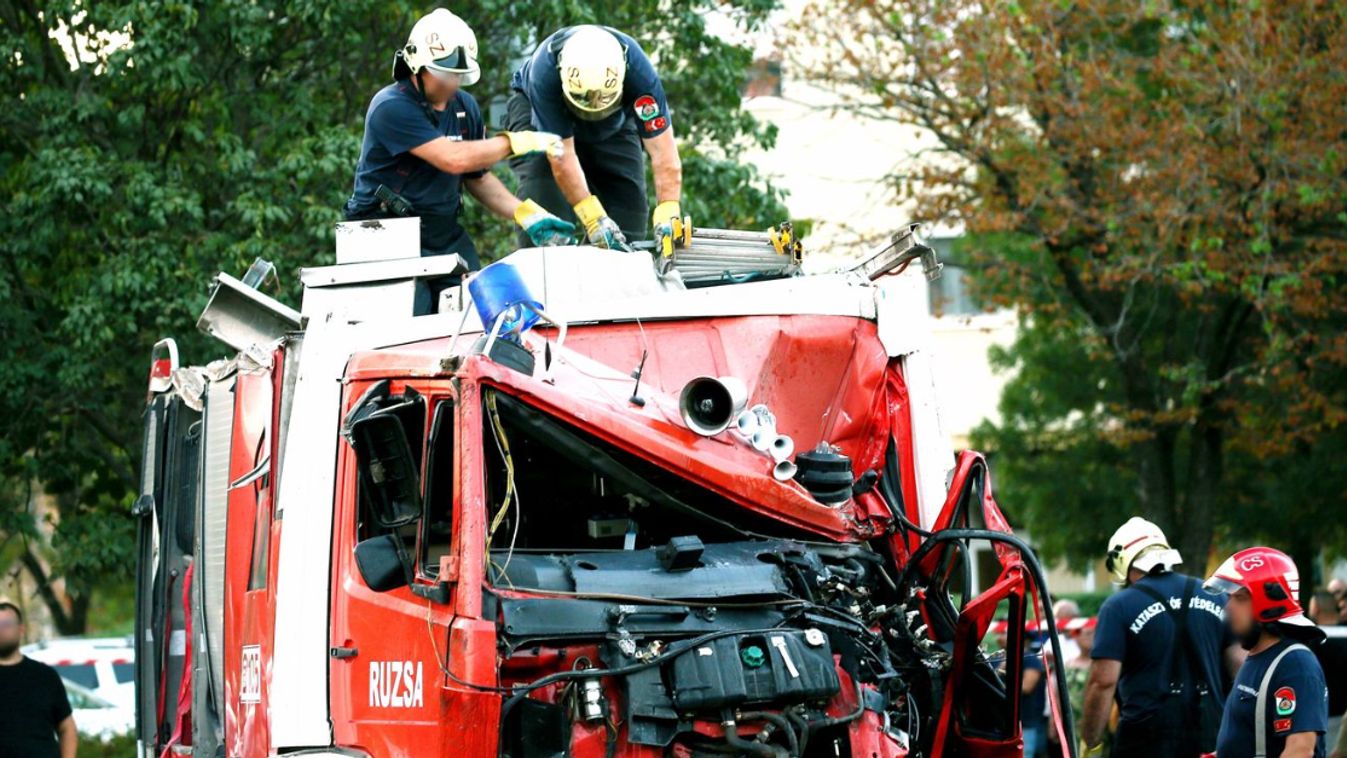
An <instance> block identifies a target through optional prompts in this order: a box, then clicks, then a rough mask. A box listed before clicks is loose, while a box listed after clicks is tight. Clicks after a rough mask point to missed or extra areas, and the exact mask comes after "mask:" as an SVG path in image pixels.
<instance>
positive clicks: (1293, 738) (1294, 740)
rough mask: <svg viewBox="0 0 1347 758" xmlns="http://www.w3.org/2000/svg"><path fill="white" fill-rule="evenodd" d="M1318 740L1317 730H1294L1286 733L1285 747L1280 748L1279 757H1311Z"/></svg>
mask: <svg viewBox="0 0 1347 758" xmlns="http://www.w3.org/2000/svg"><path fill="white" fill-rule="evenodd" d="M1318 741H1319V733H1318V732H1296V733H1295V734H1291V735H1287V737H1286V747H1284V748H1282V756H1281V758H1313V756H1314V748H1315V745H1316V744H1317V743H1318Z"/></svg>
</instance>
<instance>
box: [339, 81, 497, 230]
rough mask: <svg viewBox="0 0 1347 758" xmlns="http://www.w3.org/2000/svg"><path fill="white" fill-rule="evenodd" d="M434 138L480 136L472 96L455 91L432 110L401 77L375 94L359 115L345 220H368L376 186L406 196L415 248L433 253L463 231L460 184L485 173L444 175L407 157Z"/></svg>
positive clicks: (374, 206) (374, 203)
mask: <svg viewBox="0 0 1347 758" xmlns="http://www.w3.org/2000/svg"><path fill="white" fill-rule="evenodd" d="M439 137H448V138H449V139H451V140H477V139H485V138H486V125H485V123H484V122H483V121H482V111H481V110H480V109H479V108H478V107H477V101H476V100H474V99H473V98H472V95H469V94H468V93H466V92H464V91H462V90H459V92H458V94H457V95H456V96H455V97H454V99H453V100H451V101H450V102H449V103H448V104H447V105H446V106H445V108H444V110H442V111H437V110H435V109H434V108H432V107H430V105H429V104H428V103H427V102H426V101H425V99H424V98H422V97H421V94H420V93H419V92H418V91H417V90H416V88H415V87H414V86H413V85H412V84H411V82H410V80H407V79H403V80H401V81H397V82H394V83H392V84H390V85H388V86H387V87H384V88H383V89H381V90H379V92H378V93H377V94H375V95H374V99H372V100H370V104H369V110H368V111H366V113H365V138H364V140H363V141H362V142H361V145H360V162H359V163H357V164H356V169H355V187H354V189H353V191H352V192H351V198H350V199H349V200H348V201H347V202H346V216H347V218H372V217H378V216H381V215H384V214H382V213H380V212H379V211H378V206H379V201H378V199H377V198H376V197H375V194H374V193H375V191H376V190H377V189H378V188H379V185H381V184H382V185H384V186H386V187H388V189H390V190H392V191H393V192H396V193H397V194H399V195H401V196H402V197H404V198H406V200H407V201H408V202H410V203H411V205H412V208H413V214H414V215H417V216H421V218H422V224H421V245H422V247H424V248H429V249H439V248H443V247H445V246H447V245H448V244H450V243H451V242H453V241H454V240H455V239H457V238H458V237H459V236H460V235H461V234H462V233H463V232H462V228H461V227H460V226H459V225H458V212H459V207H460V200H461V195H462V191H463V188H462V180H463V179H464V178H468V179H473V178H477V177H480V176H482V175H483V174H485V173H486V172H485V171H474V172H471V173H467V174H462V175H458V174H449V173H445V172H444V171H441V170H439V169H438V168H436V167H434V166H432V165H430V164H429V163H427V162H425V161H423V160H421V159H420V158H418V157H416V156H415V155H412V153H411V150H412V148H414V147H419V146H421V145H424V144H426V143H427V142H430V141H431V140H434V139H437V138H439Z"/></svg>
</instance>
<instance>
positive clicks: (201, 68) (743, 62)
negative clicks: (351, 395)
mask: <svg viewBox="0 0 1347 758" xmlns="http://www.w3.org/2000/svg"><path fill="white" fill-rule="evenodd" d="M773 2H774V0H735V2H729V3H723V2H718V1H716V0H683V1H682V2H675V3H672V4H670V3H661V2H658V1H657V0H611V1H607V2H586V3H579V2H573V1H569V0H540V1H539V2H531V3H514V2H506V1H505V0H483V1H482V2H477V3H474V4H472V5H471V6H464V7H463V8H456V9H455V10H456V11H458V12H460V13H461V14H462V15H464V16H465V18H466V20H467V21H468V22H469V23H470V24H471V25H472V26H473V27H474V28H475V30H476V32H477V34H478V38H479V40H480V47H481V50H482V60H481V62H482V66H483V71H484V74H485V75H484V77H483V79H482V81H481V82H480V83H479V84H478V85H476V86H475V87H474V88H473V89H472V90H471V91H472V92H473V94H474V95H475V96H476V97H477V98H478V99H479V101H480V102H482V103H483V104H484V105H485V104H489V103H490V102H491V101H492V99H493V98H495V97H497V96H501V95H504V94H505V92H506V90H507V86H508V78H509V74H510V73H511V66H512V64H513V63H515V62H517V61H518V60H520V59H521V58H522V55H523V54H524V53H525V52H527V50H528V48H529V44H530V43H531V42H532V41H536V40H537V39H540V38H541V37H542V36H544V35H546V34H547V33H550V32H551V31H553V30H555V29H556V28H559V27H561V26H564V25H567V24H573V23H584V22H599V23H604V24H608V25H612V26H615V27H619V28H622V29H624V30H626V31H628V32H630V33H632V34H633V35H635V36H636V37H637V38H638V39H641V40H646V41H648V42H649V45H648V46H649V48H650V51H651V52H652V53H653V55H654V57H655V58H656V61H657V63H658V65H659V66H660V68H661V71H662V74H663V76H664V79H665V82H666V84H667V88H668V91H669V96H670V101H671V104H672V105H673V107H674V109H675V124H676V129H677V131H678V134H679V138H680V142H681V143H682V149H683V152H684V155H685V165H686V174H687V181H686V185H687V194H688V197H687V198H686V203H685V207H687V208H688V209H689V210H690V211H691V212H692V213H694V214H696V215H697V217H698V221H699V222H701V223H705V224H709V225H718V224H760V223H763V222H764V220H766V219H771V220H775V218H776V217H777V215H778V214H780V213H782V212H783V211H782V206H781V203H780V197H779V194H778V193H776V192H774V191H773V190H771V189H770V188H768V187H767V186H766V185H765V183H764V182H762V181H761V180H759V178H758V177H757V176H756V174H755V173H754V172H753V171H752V170H751V169H750V168H746V167H743V166H740V165H738V164H737V163H736V162H735V158H736V157H737V155H738V153H739V151H741V150H742V149H744V148H745V146H747V145H753V144H758V145H764V146H769V145H770V144H771V141H772V139H773V134H772V133H771V131H770V130H768V129H767V128H765V127H763V126H762V125H760V124H758V123H756V122H755V121H754V120H753V119H752V118H751V117H750V116H748V115H747V114H745V113H744V112H743V111H741V110H740V108H739V88H740V86H741V84H742V82H743V79H744V77H745V75H746V72H747V70H748V63H749V56H750V53H749V51H748V50H746V49H744V48H741V47H737V46H735V45H732V44H729V43H727V42H725V41H722V40H720V39H718V38H716V37H713V36H711V35H709V34H708V33H707V31H706V28H705V22H704V14H705V13H707V12H708V11H711V10H716V11H717V12H721V13H728V14H730V15H731V16H733V17H734V18H735V19H736V20H737V21H738V22H739V23H740V24H742V25H745V26H750V25H754V24H757V23H759V22H760V21H761V19H762V18H763V16H764V14H765V13H766V12H767V11H768V10H769V9H770V8H771V7H772V5H773ZM427 10H429V8H428V7H422V6H419V5H415V4H412V3H408V2H373V1H372V0H355V1H352V2H343V3H328V2H317V1H315V0H296V1H294V2H279V1H277V0H214V1H213V2H209V3H199V2H190V1H189V2H162V3H161V2H144V1H138V2H108V3H89V2H85V1H83V0H67V1H65V2H61V1H59V0H53V1H51V2H46V3H42V4H41V5H40V6H39V5H37V4H34V3H32V2H30V1H29V0H0V39H2V40H3V44H0V49H3V50H4V51H5V52H4V55H5V59H4V60H3V61H2V62H0V89H3V91H4V92H5V93H6V97H7V106H6V107H5V108H4V109H3V110H0V168H3V172H2V173H0V177H2V178H0V197H2V198H3V200H4V208H5V213H4V214H0V240H3V242H0V259H3V260H2V261H0V344H2V345H3V346H4V360H3V361H0V386H3V387H4V390H5V391H4V392H3V393H0V418H3V419H4V424H5V429H4V434H3V437H0V540H3V541H4V544H3V546H2V547H3V549H4V550H5V551H8V552H5V553H0V555H4V554H13V555H16V556H20V557H22V558H23V562H24V564H25V566H27V567H28V569H29V570H30V571H31V572H33V573H34V575H35V577H36V578H37V580H38V583H39V585H40V586H41V587H43V588H46V589H50V587H51V581H52V580H53V579H54V578H56V577H61V578H64V580H65V588H66V590H67V597H65V598H61V597H57V596H55V595H54V594H53V596H52V597H50V598H48V600H49V601H50V602H49V603H48V605H49V606H50V607H51V609H52V612H53V615H54V616H55V618H56V621H57V625H58V627H60V629H61V631H63V632H67V633H68V632H74V631H79V630H81V629H82V628H83V627H84V625H85V623H86V614H87V610H88V607H89V595H90V593H91V592H92V591H93V590H94V589H95V588H96V587H97V586H98V585H99V584H100V583H107V582H116V581H124V580H125V579H126V578H127V577H129V575H130V574H129V572H130V566H131V563H132V557H131V556H132V547H133V545H132V542H133V525H132V524H131V522H130V516H129V513H128V506H129V502H130V500H131V498H132V493H134V492H135V491H136V489H137V466H138V460H137V459H138V457H139V435H140V421H139V414H140V408H141V407H142V405H141V404H142V402H143V394H142V393H143V389H142V388H143V387H144V386H145V384H144V383H145V380H146V371H147V367H148V356H149V350H150V346H151V345H152V344H153V343H154V342H155V341H156V340H157V339H159V338H160V337H163V336H174V337H176V338H177V339H178V340H179V343H180V346H181V347H182V348H183V352H184V357H185V359H187V360H189V361H205V360H208V359H210V358H213V357H216V355H218V354H219V353H220V352H221V351H220V348H219V347H218V346H217V345H212V344H208V343H207V342H206V340H205V339H204V338H202V337H201V336H199V335H196V334H195V331H194V329H193V323H194V321H195V318H196V315H197V314H198V313H199V311H200V309H201V307H202V306H203V305H204V303H205V297H206V286H207V284H208V282H209V280H210V278H211V277H212V276H213V274H214V273H215V272H216V271H220V270H224V271H229V272H232V273H236V274H237V273H240V272H242V270H243V269H244V268H245V267H246V266H247V264H248V263H250V262H251V261H252V260H253V259H254V258H256V257H263V258H267V259H269V260H271V261H273V262H275V263H276V264H277V266H278V269H279V270H280V272H281V284H282V288H283V292H282V297H283V298H284V299H288V300H290V301H291V302H297V294H298V286H297V276H296V274H297V270H298V268H299V267H301V266H307V265H320V264H324V263H330V262H331V259H332V253H331V249H332V241H333V238H332V224H333V222H335V221H337V220H338V219H339V211H338V209H339V208H340V206H341V204H342V202H343V201H344V199H345V197H346V195H347V193H349V191H350V187H351V172H352V168H353V166H354V164H355V160H356V157H357V155H358V152H359V140H360V135H361V130H362V125H363V117H364V112H365V108H366V105H367V104H368V102H369V98H370V97H371V96H372V95H373V94H374V92H375V91H377V90H378V88H379V87H381V86H383V85H384V84H385V83H386V82H387V81H389V79H390V71H391V67H392V56H393V51H394V50H396V49H397V48H398V47H400V46H401V45H402V43H403V42H404V41H405V40H406V35H407V32H408V30H409V29H410V28H411V25H412V23H413V22H414V21H415V19H416V18H417V17H418V16H419V14H420V13H423V12H425V11H427ZM466 213H467V215H468V216H469V219H468V223H469V224H470V227H471V228H472V229H473V230H474V232H475V233H476V235H477V237H478V243H479V246H480V247H481V249H482V250H483V251H484V252H490V253H494V254H497V255H498V254H499V253H500V252H502V251H505V250H508V249H510V248H509V240H510V239H511V238H512V230H511V229H510V228H509V227H508V225H507V224H506V223H505V222H503V221H499V220H497V219H488V218H484V216H485V214H484V213H483V212H482V210H481V209H480V208H474V207H469V208H468V209H467V210H466ZM41 493H48V494H50V495H52V496H53V498H54V500H53V502H54V503H55V507H54V509H52V511H51V512H52V513H53V514H54V518H53V523H52V525H51V526H52V528H53V529H54V534H53V535H52V536H51V537H50V545H48V544H47V542H48V537H47V536H46V535H47V534H48V533H49V531H50V530H47V529H43V528H40V527H42V526H43V525H41V524H39V523H38V522H37V518H36V517H35V510H34V508H33V501H34V497H35V495H37V494H41Z"/></svg>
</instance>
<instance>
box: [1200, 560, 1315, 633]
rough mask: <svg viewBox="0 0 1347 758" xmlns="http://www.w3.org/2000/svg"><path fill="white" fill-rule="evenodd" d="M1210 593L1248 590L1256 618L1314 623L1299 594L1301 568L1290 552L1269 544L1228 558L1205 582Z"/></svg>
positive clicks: (1312, 624)
mask: <svg viewBox="0 0 1347 758" xmlns="http://www.w3.org/2000/svg"><path fill="white" fill-rule="evenodd" d="M1202 586H1203V588H1204V589H1206V590H1207V591H1208V592H1211V593H1233V592H1235V591H1237V590H1241V589H1243V590H1248V591H1249V597H1250V598H1251V600H1252V603H1251V604H1252V606H1253V615H1254V619H1255V620H1257V621H1260V622H1262V623H1269V624H1270V623H1272V622H1274V621H1275V622H1278V623H1282V624H1290V625H1292V626H1307V627H1313V626H1314V622H1313V621H1310V620H1309V618H1307V617H1306V616H1305V612H1304V610H1303V609H1301V607H1300V601H1299V600H1298V599H1297V598H1296V596H1297V595H1298V594H1299V593H1300V572H1299V571H1297V570H1296V564H1295V562H1294V561H1292V560H1291V556H1289V555H1287V554H1286V553H1283V552H1282V551H1280V550H1274V549H1272V548H1270V547H1250V548H1245V549H1244V550H1241V551H1239V552H1238V553H1235V554H1234V555H1232V556H1230V557H1229V558H1226V559H1225V563H1222V564H1221V567H1220V568H1218V569H1216V573H1214V574H1212V575H1211V578H1210V579H1208V580H1207V581H1206V582H1205V583H1204V584H1203V585H1202Z"/></svg>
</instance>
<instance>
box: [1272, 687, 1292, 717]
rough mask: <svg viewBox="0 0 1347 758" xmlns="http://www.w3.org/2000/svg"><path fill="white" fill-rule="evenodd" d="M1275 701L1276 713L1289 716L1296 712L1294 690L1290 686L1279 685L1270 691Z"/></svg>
mask: <svg viewBox="0 0 1347 758" xmlns="http://www.w3.org/2000/svg"><path fill="white" fill-rule="evenodd" d="M1272 696H1273V698H1275V700H1276V702H1277V715H1278V716H1290V715H1291V714H1292V713H1295V712H1296V691H1295V690H1294V689H1292V688H1290V687H1281V688H1279V689H1278V690H1277V691H1276V692H1274V693H1272Z"/></svg>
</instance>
